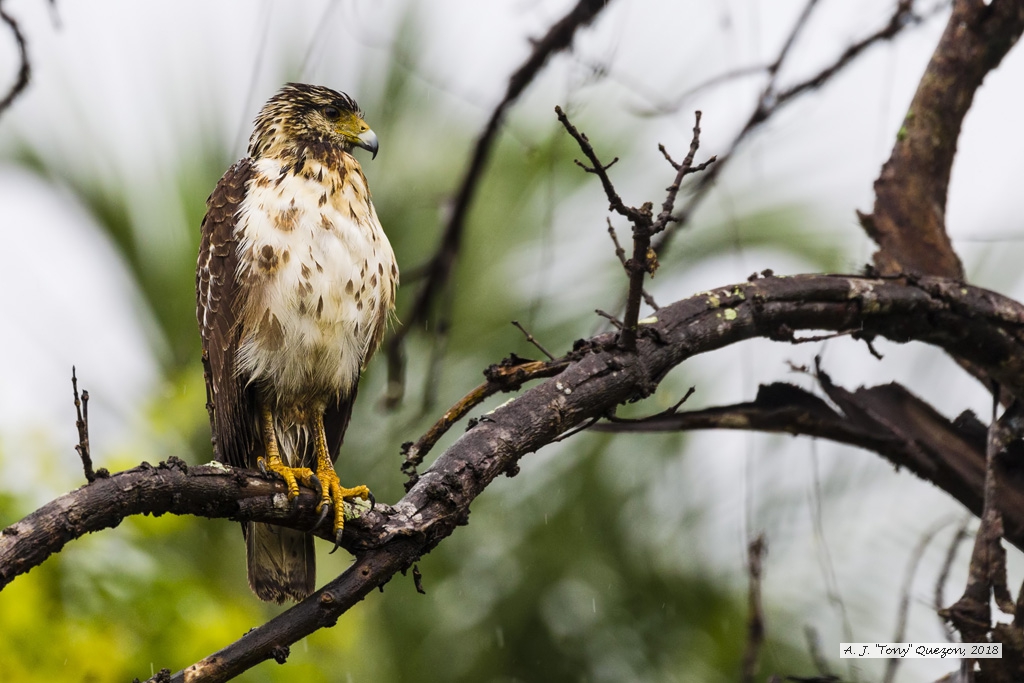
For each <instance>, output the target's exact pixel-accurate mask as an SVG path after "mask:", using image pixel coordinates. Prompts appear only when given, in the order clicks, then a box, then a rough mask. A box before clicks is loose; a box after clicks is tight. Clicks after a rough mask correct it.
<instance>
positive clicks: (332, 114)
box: [324, 106, 341, 121]
mask: <svg viewBox="0 0 1024 683" xmlns="http://www.w3.org/2000/svg"><path fill="white" fill-rule="evenodd" d="M324 116H326V117H327V120H328V121H337V120H338V119H340V118H341V112H340V111H338V108H337V107H331V106H328V107H324Z"/></svg>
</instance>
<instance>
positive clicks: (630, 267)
mask: <svg viewBox="0 0 1024 683" xmlns="http://www.w3.org/2000/svg"><path fill="white" fill-rule="evenodd" d="M555 114H556V115H557V116H558V121H559V123H561V124H562V126H563V127H564V128H565V130H566V132H568V133H569V135H570V136H572V138H573V139H574V140H575V141H576V144H577V145H579V148H580V150H581V151H582V152H583V154H584V156H586V158H587V160H588V161H589V162H590V166H587V165H586V164H584V163H583V162H581V161H579V160H578V159H577V160H576V164H577V165H578V166H579V167H580V168H582V169H583V170H584V171H586V172H587V173H593V174H594V175H596V176H597V177H598V178H599V179H600V181H601V186H602V187H603V188H604V193H605V196H606V197H607V198H608V208H609V210H611V211H614V212H616V213H618V214H620V215H622V216H624V217H625V218H626V219H628V220H629V222H630V223H631V224H632V226H633V255H632V256H631V257H630V258H629V259H627V260H625V261H624V262H623V264H622V265H623V268H625V270H626V274H627V277H628V278H629V291H628V293H627V294H626V310H625V313H624V314H623V317H622V326H621V328H620V334H619V345H620V346H622V348H624V349H626V350H627V351H634V350H636V339H637V333H638V331H639V330H638V321H639V320H640V302H641V301H642V300H643V299H644V278H645V277H646V276H647V275H648V274H650V275H652V276H653V275H654V272H655V271H656V270H657V269H658V257H657V254H656V253H655V252H654V251H653V250H652V249H651V238H652V237H653V236H654V235H656V234H657V233H659V232H662V231H663V230H664V229H665V227H666V226H667V225H668V224H669V223H670V222H672V221H673V220H675V219H674V218H673V216H672V210H673V207H674V206H675V201H676V195H677V194H678V192H679V187H680V185H681V183H682V181H683V178H684V177H685V176H686V175H688V174H690V173H695V172H697V171H699V170H704V169H705V168H707V167H708V166H710V165H711V164H712V163H714V161H715V157H711V158H710V159H709V160H708V161H706V162H704V163H703V164H700V166H696V167H694V166H693V157H694V155H695V154H696V153H697V149H698V148H699V146H700V112H699V111H698V112H696V114H695V118H696V123H695V124H694V126H693V138H692V139H691V141H690V150H689V153H688V154H687V155H686V158H685V159H684V160H683V163H681V164H677V163H676V162H675V161H673V160H672V157H670V156H669V154H668V152H667V151H666V150H665V147H664V146H659V149H661V151H662V154H664V155H665V158H666V159H667V160H668V162H669V163H670V164H671V165H672V167H673V168H674V169H676V176H675V179H674V180H673V181H672V184H671V185H670V186H669V187H668V188H667V193H666V197H665V200H664V202H663V203H662V206H661V213H659V214H658V217H657V218H654V205H653V204H651V203H650V202H645V203H644V204H643V205H642V206H640V207H639V208H637V207H634V206H628V205H627V204H626V203H625V202H623V201H622V198H621V197H620V196H619V194H618V192H616V190H615V186H614V185H613V184H612V181H611V178H610V177H609V175H608V169H609V168H610V167H611V166H612V164H614V163H615V162H616V161H618V157H616V158H615V159H613V160H612V161H611V163H609V164H603V163H601V160H600V159H599V158H598V156H597V152H596V151H594V147H593V145H591V144H590V140H589V139H588V138H587V136H586V134H585V133H582V132H581V131H580V130H578V129H577V128H576V126H574V125H573V124H572V122H570V121H569V117H568V116H566V114H565V112H564V111H562V108H561V107H555ZM609 228H611V224H610V223H609ZM610 234H611V235H612V240H613V241H614V242H615V245H616V249H617V251H616V253H617V254H618V253H620V252H621V254H622V255H625V250H623V249H622V247H621V245H619V243H618V238H617V237H616V236H615V233H614V230H611V233H610ZM622 255H620V257H619V258H620V260H621V259H622Z"/></svg>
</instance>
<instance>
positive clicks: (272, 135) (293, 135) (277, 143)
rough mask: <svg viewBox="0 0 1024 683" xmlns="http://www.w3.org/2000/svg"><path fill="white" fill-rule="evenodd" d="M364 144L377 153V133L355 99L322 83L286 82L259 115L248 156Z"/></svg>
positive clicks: (348, 150) (250, 140)
mask: <svg viewBox="0 0 1024 683" xmlns="http://www.w3.org/2000/svg"><path fill="white" fill-rule="evenodd" d="M303 146H305V147H308V148H310V149H313V150H315V149H317V148H320V147H325V146H326V147H340V148H342V149H343V150H345V151H346V152H350V151H352V148H353V147H362V148H363V149H365V150H368V151H369V152H371V153H372V154H373V156H374V157H376V156H377V135H376V133H374V132H373V131H372V130H371V129H370V126H369V125H367V123H366V121H364V120H363V113H362V112H361V111H360V110H359V105H357V104H356V102H355V100H353V99H352V98H351V97H349V96H348V95H346V94H345V93H342V92H338V91H336V90H331V89H330V88H325V87H323V86H320V85H307V84H305V83H287V84H285V86H284V87H283V88H281V90H280V91H278V93H277V94H276V95H274V96H273V97H271V98H270V99H269V100H268V101H267V103H266V104H265V105H263V109H261V110H260V113H259V115H258V116H257V117H256V126H255V129H254V130H253V133H252V137H251V138H250V139H249V156H250V157H252V158H254V159H256V158H259V157H261V156H271V155H275V154H282V153H287V152H289V151H290V150H293V149H295V148H297V147H300V148H301V147H303Z"/></svg>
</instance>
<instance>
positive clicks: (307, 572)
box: [245, 522, 316, 604]
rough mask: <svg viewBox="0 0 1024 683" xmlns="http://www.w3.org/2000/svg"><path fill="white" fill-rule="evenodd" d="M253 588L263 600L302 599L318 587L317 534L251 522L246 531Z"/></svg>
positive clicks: (248, 561)
mask: <svg viewBox="0 0 1024 683" xmlns="http://www.w3.org/2000/svg"><path fill="white" fill-rule="evenodd" d="M245 548H246V551H247V555H246V559H247V564H248V569H249V586H250V587H251V588H252V590H253V592H254V593H256V595H258V596H259V597H260V599H261V600H266V601H268V602H276V603H278V604H281V603H283V602H284V601H285V599H286V598H291V599H292V600H296V601H298V600H302V599H304V598H306V597H307V596H308V595H309V594H310V593H312V592H313V588H314V587H315V585H316V556H315V554H314V550H313V535H312V534H309V533H306V532H303V531H296V530H294V529H286V528H285V527H280V526H275V525H273V524H260V523H257V522H249V523H248V524H246V529H245Z"/></svg>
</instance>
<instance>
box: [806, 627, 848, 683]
mask: <svg viewBox="0 0 1024 683" xmlns="http://www.w3.org/2000/svg"><path fill="white" fill-rule="evenodd" d="M804 639H805V640H806V641H807V654H808V655H810V657H811V661H812V662H814V668H815V669H817V671H818V673H820V674H821V675H822V677H823V678H824V679H825V680H830V679H833V678H835V677H834V676H833V675H832V670H831V669H830V668H829V666H828V659H826V657H825V656H824V655H823V654H822V653H821V638H820V637H819V636H818V631H817V630H816V629H815V628H814V627H813V626H804ZM835 680H837V681H838V680H839V679H837V678H836V679H835Z"/></svg>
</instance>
